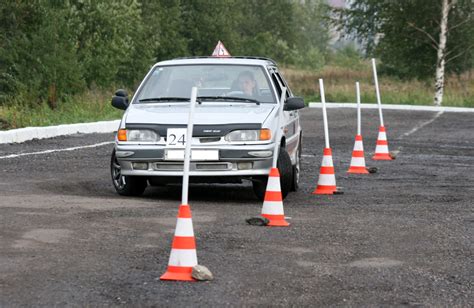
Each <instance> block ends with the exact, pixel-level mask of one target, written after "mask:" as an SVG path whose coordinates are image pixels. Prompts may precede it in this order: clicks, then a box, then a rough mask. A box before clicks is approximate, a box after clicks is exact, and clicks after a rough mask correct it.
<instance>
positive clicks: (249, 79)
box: [237, 71, 258, 97]
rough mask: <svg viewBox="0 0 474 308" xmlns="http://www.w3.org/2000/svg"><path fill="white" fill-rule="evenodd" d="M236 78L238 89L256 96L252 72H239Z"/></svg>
mask: <svg viewBox="0 0 474 308" xmlns="http://www.w3.org/2000/svg"><path fill="white" fill-rule="evenodd" d="M237 80H238V86H239V89H240V91H242V92H244V94H245V95H248V96H253V97H257V95H258V93H257V81H256V80H255V78H254V76H253V74H252V72H250V71H243V72H241V73H240V74H239V77H238V79H237Z"/></svg>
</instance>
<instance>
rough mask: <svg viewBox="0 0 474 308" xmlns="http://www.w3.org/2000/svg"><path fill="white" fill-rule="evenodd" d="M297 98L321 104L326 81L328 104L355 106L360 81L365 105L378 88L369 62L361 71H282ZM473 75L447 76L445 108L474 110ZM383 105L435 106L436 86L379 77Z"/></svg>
mask: <svg viewBox="0 0 474 308" xmlns="http://www.w3.org/2000/svg"><path fill="white" fill-rule="evenodd" d="M282 71H283V75H284V76H285V78H286V79H287V81H288V83H289V86H290V87H291V89H292V91H293V93H295V95H300V96H303V97H304V98H305V101H306V102H319V101H321V99H320V96H319V81H318V79H319V78H323V80H324V90H325V94H326V101H327V102H337V103H349V102H351V103H353V102H355V101H356V98H355V82H356V81H359V83H360V88H361V102H362V103H376V96H375V88H374V85H373V84H374V82H373V77H372V68H371V65H370V62H365V64H364V65H362V66H361V67H360V68H352V69H351V68H349V69H348V68H345V67H339V66H325V67H324V68H323V69H322V70H321V71H307V70H298V69H293V68H283V69H282ZM473 73H474V72H470V73H466V74H464V75H462V76H461V77H460V78H457V77H454V76H448V78H447V79H446V84H445V92H444V97H443V106H456V107H474V78H473V75H474V74H473ZM379 86H380V93H381V99H382V103H384V104H407V105H432V104H433V95H434V85H433V84H431V83H428V82H424V81H419V80H410V81H404V80H403V81H402V80H398V79H396V78H393V77H387V76H379Z"/></svg>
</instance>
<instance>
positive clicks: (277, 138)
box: [272, 87, 286, 168]
mask: <svg viewBox="0 0 474 308" xmlns="http://www.w3.org/2000/svg"><path fill="white" fill-rule="evenodd" d="M285 97H286V87H282V89H281V97H280V106H279V110H278V126H277V129H276V132H275V148H274V149H273V163H272V168H276V167H277V162H278V154H279V153H280V143H281V136H282V135H283V128H282V127H281V126H282V125H283V107H284V106H285Z"/></svg>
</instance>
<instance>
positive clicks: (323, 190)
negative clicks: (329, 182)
mask: <svg viewBox="0 0 474 308" xmlns="http://www.w3.org/2000/svg"><path fill="white" fill-rule="evenodd" d="M336 191H337V187H336V186H324V185H318V187H316V189H315V190H314V191H313V195H333V194H334V192H336Z"/></svg>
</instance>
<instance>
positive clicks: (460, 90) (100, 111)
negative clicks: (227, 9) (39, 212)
mask: <svg viewBox="0 0 474 308" xmlns="http://www.w3.org/2000/svg"><path fill="white" fill-rule="evenodd" d="M351 63H352V64H353V63H354V62H351ZM351 63H349V64H351ZM349 64H344V63H342V64H332V65H328V66H325V67H324V68H323V69H322V70H320V71H311V70H301V69H294V68H290V67H286V68H283V69H282V71H283V75H284V76H285V78H286V79H287V81H288V83H289V85H290V87H291V89H292V91H293V92H294V93H295V94H296V95H299V96H303V97H304V98H305V101H306V102H307V103H308V102H319V101H320V97H319V82H318V79H319V78H323V79H324V86H325V93H326V101H328V102H337V103H344V102H348V103H349V102H355V82H356V81H359V82H360V87H361V101H362V103H375V102H376V97H375V90H374V86H373V77H372V69H371V65H370V62H369V61H359V62H357V63H356V64H357V65H349ZM473 75H474V71H471V72H469V73H466V74H464V75H462V76H461V77H460V78H457V77H454V76H448V78H447V79H446V86H445V93H444V99H443V106H456V107H474V78H473ZM379 84H380V92H381V97H382V103H384V104H409V105H432V103H433V94H434V91H433V88H434V87H433V85H432V84H431V83H427V82H423V81H418V80H411V81H402V80H398V79H395V78H393V77H387V76H379ZM112 93H113V91H112V90H90V91H87V92H85V93H83V94H81V95H76V96H73V97H69V98H68V99H67V100H65V101H62V102H59V103H58V108H56V109H54V110H52V109H51V108H49V106H48V105H47V104H46V103H43V104H39V105H36V106H34V107H31V106H28V105H26V104H22V103H21V102H20V103H17V104H12V103H11V104H9V105H6V106H3V107H2V106H0V129H12V128H20V127H27V126H48V125H57V124H67V123H85V122H94V121H103V120H113V119H119V118H120V117H121V115H122V114H123V111H121V110H117V109H115V108H113V107H112V106H111V105H110V99H111V96H112Z"/></svg>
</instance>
